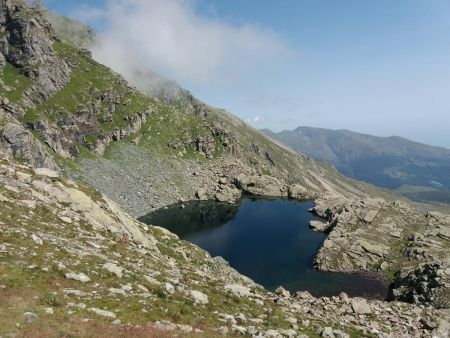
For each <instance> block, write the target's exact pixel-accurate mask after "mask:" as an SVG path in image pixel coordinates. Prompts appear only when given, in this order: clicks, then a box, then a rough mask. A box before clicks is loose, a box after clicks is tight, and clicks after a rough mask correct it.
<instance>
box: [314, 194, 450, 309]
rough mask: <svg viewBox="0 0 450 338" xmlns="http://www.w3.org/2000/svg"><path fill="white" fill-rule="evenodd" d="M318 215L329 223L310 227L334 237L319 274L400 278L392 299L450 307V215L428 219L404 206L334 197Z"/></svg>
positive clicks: (321, 203) (319, 260) (321, 256)
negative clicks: (448, 273)
mask: <svg viewBox="0 0 450 338" xmlns="http://www.w3.org/2000/svg"><path fill="white" fill-rule="evenodd" d="M313 212H315V213H316V214H318V215H319V216H321V217H322V218H324V221H322V222H319V221H312V222H311V227H313V228H315V230H318V231H329V232H330V233H329V235H328V237H327V239H326V240H325V242H324V244H323V247H322V248H321V249H320V250H319V252H318V254H317V256H316V258H315V265H316V266H317V268H318V269H320V270H323V271H342V272H365V273H372V274H378V275H379V276H393V275H394V274H396V277H395V278H394V277H388V278H389V281H391V282H393V284H392V290H391V299H396V300H402V301H408V302H414V303H424V304H432V305H433V306H440V307H449V304H450V292H449V290H450V289H449V285H450V284H449V282H448V276H447V275H446V273H447V270H446V269H447V268H448V262H447V259H448V257H449V255H450V237H448V231H449V229H450V222H448V221H449V220H450V218H449V216H448V215H445V214H442V213H436V212H433V213H428V214H427V215H424V214H422V213H420V212H419V211H417V210H416V209H413V208H412V207H411V206H409V205H408V204H406V203H404V202H400V201H396V202H387V201H384V200H381V199H363V200H346V199H344V198H342V197H339V196H334V195H327V196H323V197H322V198H320V199H319V200H317V204H316V206H315V207H314V208H313Z"/></svg>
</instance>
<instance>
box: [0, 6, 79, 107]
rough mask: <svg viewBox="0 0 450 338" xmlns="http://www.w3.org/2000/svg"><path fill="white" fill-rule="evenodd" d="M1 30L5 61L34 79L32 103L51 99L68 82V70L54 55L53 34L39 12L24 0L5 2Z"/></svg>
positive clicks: (0, 7)
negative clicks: (3, 33)
mask: <svg viewBox="0 0 450 338" xmlns="http://www.w3.org/2000/svg"><path fill="white" fill-rule="evenodd" d="M0 31H1V32H5V37H4V38H3V41H2V43H1V44H0V46H1V47H0V52H1V54H2V55H3V57H4V59H5V60H6V61H8V62H10V63H11V64H13V65H14V66H16V67H18V68H20V69H22V72H23V74H24V75H25V76H27V77H29V78H31V79H33V80H34V85H33V86H32V88H31V92H30V93H29V94H30V95H31V96H33V95H32V93H34V94H37V96H36V95H35V96H36V97H34V98H33V101H38V102H39V101H41V100H45V99H47V98H49V97H50V96H51V95H52V94H53V93H55V92H56V91H58V90H60V89H61V88H63V87H64V86H65V84H66V83H67V82H68V81H69V78H70V70H69V67H68V66H67V64H66V63H65V62H64V61H63V60H62V59H60V58H58V56H57V55H56V53H55V52H54V50H53V48H52V46H53V43H54V42H55V40H54V33H53V31H52V28H51V26H50V25H49V24H48V23H47V22H46V21H45V20H44V19H43V18H42V16H41V15H40V13H39V12H37V11H36V10H34V9H32V8H30V7H29V6H28V5H27V4H25V3H24V2H22V1H21V0H3V1H2V2H1V6H0Z"/></svg>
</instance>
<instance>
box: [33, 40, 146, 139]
mask: <svg viewBox="0 0 450 338" xmlns="http://www.w3.org/2000/svg"><path fill="white" fill-rule="evenodd" d="M53 48H54V49H55V51H56V52H57V53H58V54H59V56H60V57H62V58H63V59H64V60H66V62H67V63H68V64H70V65H71V68H72V71H71V76H70V81H69V83H68V84H67V85H66V86H65V87H64V88H63V89H61V90H60V91H58V92H57V93H56V94H55V95H53V96H52V97H50V98H49V99H48V100H47V101H45V102H44V103H42V104H40V105H38V106H37V107H36V108H35V109H30V110H28V111H27V113H26V115H25V118H24V120H25V122H33V121H36V120H38V119H43V118H48V119H49V120H50V121H55V120H57V119H60V118H63V117H64V116H66V115H69V114H74V113H76V112H78V111H83V110H84V109H89V108H91V109H92V108H93V106H95V110H96V112H97V113H96V116H95V117H96V118H97V119H101V118H102V117H106V116H107V115H108V114H109V112H110V111H112V112H113V113H111V117H112V121H109V122H104V123H102V124H101V127H102V129H103V130H105V131H107V130H112V129H114V128H117V127H119V128H121V127H125V126H126V125H127V121H126V119H127V118H129V117H131V116H133V115H135V114H137V113H140V112H143V111H145V110H147V109H148V107H149V105H150V103H151V101H152V100H151V99H150V98H149V97H148V96H146V95H144V94H142V93H140V92H139V91H137V90H135V89H132V88H130V87H129V86H128V85H127V84H126V82H125V80H123V78H122V77H120V76H119V75H117V74H115V73H113V72H112V71H111V70H110V69H109V68H107V67H105V66H103V65H101V64H99V63H97V62H95V61H94V60H93V59H91V58H90V57H88V56H86V55H84V54H83V53H81V52H80V51H79V50H78V49H77V48H76V47H74V46H72V45H69V44H67V43H63V42H58V43H55V44H54V45H53ZM90 137H95V136H94V135H90Z"/></svg>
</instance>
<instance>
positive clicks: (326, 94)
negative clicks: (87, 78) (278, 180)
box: [43, 0, 450, 148]
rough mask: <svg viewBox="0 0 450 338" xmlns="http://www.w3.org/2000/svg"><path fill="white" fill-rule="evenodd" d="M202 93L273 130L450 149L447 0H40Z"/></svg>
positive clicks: (119, 63) (111, 51)
mask: <svg viewBox="0 0 450 338" xmlns="http://www.w3.org/2000/svg"><path fill="white" fill-rule="evenodd" d="M43 3H44V5H45V6H46V7H48V8H49V9H51V10H54V11H56V12H58V13H60V14H63V15H67V16H72V17H76V18H77V19H80V20H82V21H84V22H87V23H89V24H91V25H93V26H94V28H95V29H96V30H97V31H99V32H100V33H99V36H100V38H101V40H100V41H102V44H103V45H99V46H101V48H99V49H97V52H96V53H94V55H95V56H96V58H97V59H99V61H101V62H102V63H105V64H107V65H109V66H111V67H112V68H113V69H115V70H117V71H119V72H124V71H126V68H127V67H128V65H127V64H126V63H124V62H123V61H124V60H127V56H126V55H125V54H124V53H123V51H127V52H128V53H129V54H130V55H133V56H134V57H135V58H136V59H137V60H138V61H139V62H140V63H142V64H144V65H145V66H146V67H148V68H150V69H152V70H154V71H156V72H159V73H161V74H162V75H164V76H166V77H168V78H171V79H175V80H176V81H178V82H179V83H180V84H181V85H182V86H183V87H185V88H187V89H188V90H190V91H191V92H192V93H193V94H194V95H195V96H197V97H199V98H200V99H201V100H203V101H205V102H207V103H209V104H211V105H214V106H217V107H221V108H225V109H227V110H229V111H230V112H232V113H234V114H236V115H238V116H239V117H241V118H243V119H244V120H246V121H248V122H249V123H251V124H252V125H253V126H255V127H257V128H269V129H272V130H274V131H280V130H283V129H294V128H296V127H297V126H300V125H309V126H314V127H322V128H329V129H350V130H355V131H357V132H361V133H367V134H373V135H379V136H391V135H398V136H402V137H406V138H409V139H412V140H415V141H419V142H422V143H426V144H431V145H437V146H444V147H447V148H450V132H449V131H450V128H449V126H450V95H449V93H450V1H446V0H431V1H421V0H398V1H395V2H393V1H390V0H379V1H371V2H369V1H358V0H346V1H339V2H329V1H320V0H319V1H311V0H300V1H297V0H284V1H283V3H282V4H283V5H282V6H281V5H280V2H279V1H269V0H247V1H245V2H242V1H239V0H228V1H221V0H209V1H206V0H128V1H124V0H116V1H115V0H110V1H107V0H81V1H72V0H44V1H43Z"/></svg>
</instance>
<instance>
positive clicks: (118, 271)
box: [103, 262, 123, 278]
mask: <svg viewBox="0 0 450 338" xmlns="http://www.w3.org/2000/svg"><path fill="white" fill-rule="evenodd" d="M103 269H105V270H106V271H108V272H110V273H112V274H115V275H116V276H117V277H119V278H122V275H123V274H122V272H123V269H122V268H121V267H120V266H118V265H116V264H114V263H109V262H108V263H105V264H104V265H103Z"/></svg>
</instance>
